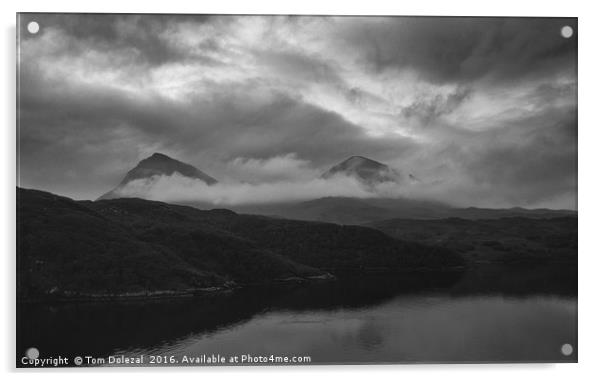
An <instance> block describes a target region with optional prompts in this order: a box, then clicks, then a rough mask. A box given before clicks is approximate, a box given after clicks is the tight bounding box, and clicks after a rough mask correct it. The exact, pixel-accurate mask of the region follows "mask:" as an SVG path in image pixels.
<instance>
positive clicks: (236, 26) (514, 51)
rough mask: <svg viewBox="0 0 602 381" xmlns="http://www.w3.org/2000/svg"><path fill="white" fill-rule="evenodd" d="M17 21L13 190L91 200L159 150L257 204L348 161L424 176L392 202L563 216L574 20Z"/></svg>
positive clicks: (571, 147)
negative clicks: (567, 30) (404, 199)
mask: <svg viewBox="0 0 602 381" xmlns="http://www.w3.org/2000/svg"><path fill="white" fill-rule="evenodd" d="M31 20H35V21H37V22H38V23H39V24H40V31H39V32H38V33H37V34H34V35H32V34H30V33H28V32H27V28H26V26H27V23H28V22H29V21H31ZM19 21H20V22H19V26H18V27H19V37H20V40H19V68H18V70H19V73H18V74H19V75H18V79H19V113H18V122H19V147H18V148H19V185H20V186H23V187H27V188H37V189H44V190H48V191H52V192H56V193H59V194H63V195H66V196H69V197H73V198H78V199H95V198H96V197H98V196H99V195H101V194H103V193H104V192H106V191H108V190H110V189H112V188H114V187H115V185H117V183H119V181H120V180H121V178H122V177H123V176H124V174H125V173H126V172H127V171H128V170H129V169H131V168H132V167H133V166H135V165H136V163H137V162H138V161H139V160H141V159H143V158H145V157H147V156H150V155H151V154H152V153H154V152H162V153H165V154H167V155H170V156H172V157H174V158H176V159H178V160H181V161H185V162H187V163H190V164H192V165H194V166H196V167H198V168H199V169H201V170H202V171H204V172H206V173H208V174H210V175H211V176H212V177H215V178H217V179H218V180H220V181H221V182H224V184H229V183H230V182H233V181H237V182H239V183H242V184H244V186H246V187H248V188H246V189H247V191H248V192H247V194H249V192H251V193H252V194H253V195H254V197H256V198H257V199H264V198H266V197H276V193H277V186H275V184H276V185H277V184H280V189H281V191H282V192H288V193H291V192H293V193H295V192H296V193H295V194H297V195H301V194H308V195H314V193H315V194H316V195H319V196H321V195H324V194H325V193H327V190H326V188H325V187H324V186H323V184H322V183H320V181H317V182H316V180H315V179H316V177H318V176H319V174H320V173H322V172H323V171H324V170H326V169H328V168H329V167H330V166H332V165H334V164H336V163H338V162H340V161H342V160H344V159H345V158H347V157H349V156H352V155H362V156H366V157H370V158H372V159H375V160H378V161H381V162H384V163H387V164H388V165H390V166H391V167H393V168H396V169H397V170H399V171H400V172H402V173H405V174H408V173H412V174H413V175H414V176H416V177H417V178H420V179H421V183H420V185H415V186H413V188H407V189H404V190H403V192H402V193H403V194H404V195H409V196H413V195H415V196H416V197H430V198H434V199H438V200H442V201H447V202H451V203H455V204H458V205H476V206H525V207H555V208H556V207H561V208H575V207H576V191H577V189H576V187H577V162H576V160H577V119H576V116H577V96H576V94H577V72H576V63H577V57H576V54H577V24H576V20H575V19H561V18H441V17H313V16H303V17H294V16H273V17H267V16H201V15H200V16H191V15H90V14H61V15H56V14H22V15H20V20H19ZM565 25H569V26H571V27H572V28H573V30H574V31H575V33H574V34H573V36H572V37H571V38H564V37H563V36H561V34H560V30H561V28H562V27H563V26H565ZM306 183H307V184H312V185H307V186H306V187H304V186H302V185H301V184H306ZM224 187H226V186H224ZM249 189H250V190H249ZM294 189H301V190H299V191H294ZM337 189H339V188H337ZM341 189H342V190H341V192H342V193H343V194H346V193H344V186H343V187H342V188H341ZM262 190H263V192H264V193H263V194H264V195H270V196H262V193H261V192H262ZM222 191H223V192H224V194H226V192H229V193H227V194H229V195H231V197H232V198H234V199H236V197H238V195H239V194H240V195H242V194H245V190H244V189H243V188H238V189H234V188H232V187H229V188H227V189H226V188H224V189H222ZM207 192H208V191H206V192H205V193H207ZM253 192H255V193H253ZM303 192H305V193H303ZM312 192H313V193H312ZM358 192H361V191H358ZM339 193H340V192H339ZM358 196H361V194H359V193H358ZM299 197H300V196H299Z"/></svg>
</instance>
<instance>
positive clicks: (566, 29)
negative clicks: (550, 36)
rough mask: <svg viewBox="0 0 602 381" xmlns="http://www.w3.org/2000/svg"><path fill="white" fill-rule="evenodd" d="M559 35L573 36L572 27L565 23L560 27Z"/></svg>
mask: <svg viewBox="0 0 602 381" xmlns="http://www.w3.org/2000/svg"><path fill="white" fill-rule="evenodd" d="M560 35H561V36H562V37H564V38H571V37H572V36H573V28H571V27H570V26H568V25H565V26H563V27H562V29H560Z"/></svg>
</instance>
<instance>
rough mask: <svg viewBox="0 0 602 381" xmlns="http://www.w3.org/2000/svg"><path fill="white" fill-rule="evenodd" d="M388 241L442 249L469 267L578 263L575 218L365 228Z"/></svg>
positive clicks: (402, 222) (399, 222) (395, 222)
mask: <svg viewBox="0 0 602 381" xmlns="http://www.w3.org/2000/svg"><path fill="white" fill-rule="evenodd" d="M367 226H370V227H372V228H375V229H378V230H381V231H383V232H385V233H387V234H389V235H390V236H392V237H395V238H399V239H402V240H410V241H417V242H421V243H424V244H428V245H437V246H443V247H446V248H448V249H451V250H453V251H455V252H457V253H459V254H460V255H462V256H463V257H464V258H465V259H466V261H467V262H469V263H473V264H474V263H504V264H512V263H534V264H539V265H541V264H548V263H558V262H561V263H567V264H571V263H572V264H576V263H577V216H576V215H575V216H569V215H567V216H564V217H553V218H538V219H533V218H525V217H504V218H498V219H479V220H468V219H462V218H445V219H439V220H410V219H392V220H385V221H378V222H373V223H370V224H367Z"/></svg>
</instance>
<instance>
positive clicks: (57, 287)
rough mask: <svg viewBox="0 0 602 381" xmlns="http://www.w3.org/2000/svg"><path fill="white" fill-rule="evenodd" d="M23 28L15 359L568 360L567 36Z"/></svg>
mask: <svg viewBox="0 0 602 381" xmlns="http://www.w3.org/2000/svg"><path fill="white" fill-rule="evenodd" d="M17 21H18V26H17V28H18V93H17V99H18V113H17V115H18V126H17V128H18V163H19V168H18V175H19V178H18V190H17V207H18V213H17V225H18V237H17V238H18V250H17V253H16V255H17V293H18V295H17V300H18V303H17V304H18V316H17V345H16V353H17V356H16V359H17V364H16V365H17V366H18V367H54V366H68V367H71V366H75V367H77V366H102V365H117V366H209V365H279V366H285V365H300V364H302V365H307V364H382V363H400V364H401V363H455V362H458V363H466V362H468V363H483V362H485V363H487V362H490V363H498V362H576V361H577V211H576V206H577V200H576V197H577V183H576V180H577V140H576V137H577V119H576V115H577V97H576V89H577V72H576V70H577V69H576V53H577V34H578V33H577V20H576V19H574V18H488V17H393V16H389V17H359V16H358V17H336V16H236V15H230V16H224V15H167V14H166V15H144V14H141V15H125V14H30V13H27V14H19V15H17Z"/></svg>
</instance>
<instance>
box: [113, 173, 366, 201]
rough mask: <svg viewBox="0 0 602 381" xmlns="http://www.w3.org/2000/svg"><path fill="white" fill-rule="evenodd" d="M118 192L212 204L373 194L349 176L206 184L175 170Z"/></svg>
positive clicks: (132, 183) (130, 195) (126, 195)
mask: <svg viewBox="0 0 602 381" xmlns="http://www.w3.org/2000/svg"><path fill="white" fill-rule="evenodd" d="M119 194H120V195H121V196H123V197H144V198H147V199H151V200H157V201H167V202H169V201H175V202H197V203H208V204H211V205H215V206H236V205H243V204H264V203H273V202H286V201H302V200H308V199H313V198H320V197H327V196H342V197H362V198H363V197H374V195H375V193H373V192H370V191H368V190H367V189H365V188H364V187H363V186H362V185H361V184H359V183H358V182H357V181H356V180H354V179H352V178H349V177H337V178H333V179H329V180H324V179H319V178H318V179H312V180H309V181H276V182H269V183H260V184H251V183H241V182H230V183H217V184H214V185H207V184H206V183H204V182H202V181H198V180H195V179H191V178H186V177H183V176H180V175H179V174H174V175H172V176H155V177H154V178H152V179H151V180H134V181H132V182H130V183H128V184H127V185H126V186H125V187H124V188H122V189H120V190H119Z"/></svg>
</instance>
